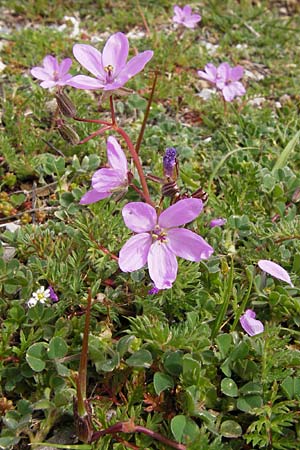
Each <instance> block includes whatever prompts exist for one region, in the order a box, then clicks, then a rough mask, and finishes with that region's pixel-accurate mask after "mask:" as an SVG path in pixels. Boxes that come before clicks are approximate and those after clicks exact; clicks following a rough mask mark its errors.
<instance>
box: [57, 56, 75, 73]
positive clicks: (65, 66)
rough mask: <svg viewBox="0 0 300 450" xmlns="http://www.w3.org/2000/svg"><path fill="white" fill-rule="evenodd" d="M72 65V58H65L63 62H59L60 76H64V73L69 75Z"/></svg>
mask: <svg viewBox="0 0 300 450" xmlns="http://www.w3.org/2000/svg"><path fill="white" fill-rule="evenodd" d="M71 65H72V60H71V58H65V59H63V60H62V62H61V63H60V64H59V68H58V74H59V78H62V77H63V76H64V75H67V73H68V72H69V69H70V67H71Z"/></svg>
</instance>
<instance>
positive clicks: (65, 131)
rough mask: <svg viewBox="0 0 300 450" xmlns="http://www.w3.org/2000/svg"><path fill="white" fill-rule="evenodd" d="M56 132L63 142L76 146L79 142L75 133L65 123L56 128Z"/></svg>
mask: <svg viewBox="0 0 300 450" xmlns="http://www.w3.org/2000/svg"><path fill="white" fill-rule="evenodd" d="M58 132H59V134H60V135H61V137H62V138H63V139H64V140H65V141H67V142H70V144H72V145H77V144H78V143H79V141H80V139H79V136H78V134H77V133H76V131H75V130H73V128H72V127H70V125H67V124H66V123H62V124H61V125H59V126H58Z"/></svg>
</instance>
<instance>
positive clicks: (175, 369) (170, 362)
mask: <svg viewBox="0 0 300 450" xmlns="http://www.w3.org/2000/svg"><path fill="white" fill-rule="evenodd" d="M182 358H183V353H182V352H179V351H178V352H170V353H168V354H167V355H166V357H165V359H164V368H165V369H166V371H167V372H169V374H170V375H174V376H178V375H180V374H181V372H182Z"/></svg>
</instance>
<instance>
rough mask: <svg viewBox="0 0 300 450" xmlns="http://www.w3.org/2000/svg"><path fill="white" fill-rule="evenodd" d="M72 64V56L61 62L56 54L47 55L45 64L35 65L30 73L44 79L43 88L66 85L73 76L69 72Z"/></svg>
mask: <svg viewBox="0 0 300 450" xmlns="http://www.w3.org/2000/svg"><path fill="white" fill-rule="evenodd" d="M71 65H72V60H71V59H70V58H66V59H63V60H62V62H61V63H60V64H59V62H58V61H57V59H56V58H55V56H51V55H47V56H45V58H44V59H43V66H42V67H33V68H32V69H31V71H30V73H31V75H33V76H34V77H35V78H37V79H38V80H42V82H41V83H40V85H41V86H42V88H46V89H49V88H52V87H54V86H65V85H66V84H68V82H69V81H70V80H71V78H72V75H71V74H70V73H68V71H69V69H70V67H71Z"/></svg>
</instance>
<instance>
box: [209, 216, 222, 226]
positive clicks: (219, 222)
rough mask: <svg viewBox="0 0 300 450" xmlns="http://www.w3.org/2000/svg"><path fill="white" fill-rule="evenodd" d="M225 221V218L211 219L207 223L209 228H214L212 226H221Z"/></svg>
mask: <svg viewBox="0 0 300 450" xmlns="http://www.w3.org/2000/svg"><path fill="white" fill-rule="evenodd" d="M225 223H226V219H222V218H219V219H212V220H211V221H210V223H209V226H210V228H214V227H222V226H223V225H225Z"/></svg>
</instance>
